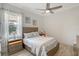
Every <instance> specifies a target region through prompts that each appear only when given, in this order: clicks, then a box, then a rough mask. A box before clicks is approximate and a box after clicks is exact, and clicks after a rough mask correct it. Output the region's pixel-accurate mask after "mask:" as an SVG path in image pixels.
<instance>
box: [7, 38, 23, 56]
mask: <svg viewBox="0 0 79 59" xmlns="http://www.w3.org/2000/svg"><path fill="white" fill-rule="evenodd" d="M22 45H23V43H22V39H17V40H12V41H9V42H8V54H9V55H11V54H14V53H16V52H19V51H21V50H22V49H23V46H22Z"/></svg>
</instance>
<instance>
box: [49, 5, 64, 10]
mask: <svg viewBox="0 0 79 59" xmlns="http://www.w3.org/2000/svg"><path fill="white" fill-rule="evenodd" d="M62 7H63V6H57V7H53V8H50V9H49V10H54V9H59V8H62Z"/></svg>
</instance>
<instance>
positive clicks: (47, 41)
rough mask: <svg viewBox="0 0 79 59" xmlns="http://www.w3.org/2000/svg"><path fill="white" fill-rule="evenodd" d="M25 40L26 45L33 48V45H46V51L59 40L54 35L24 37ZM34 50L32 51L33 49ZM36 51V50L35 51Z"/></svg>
mask: <svg viewBox="0 0 79 59" xmlns="http://www.w3.org/2000/svg"><path fill="white" fill-rule="evenodd" d="M23 42H24V44H25V45H27V46H28V47H30V48H31V49H33V47H38V45H41V46H45V51H46V52H48V51H50V50H51V49H53V48H54V47H56V45H57V43H58V42H57V40H56V39H54V37H43V36H39V37H32V38H24V39H23ZM31 52H32V51H31ZM33 53H34V52H33Z"/></svg>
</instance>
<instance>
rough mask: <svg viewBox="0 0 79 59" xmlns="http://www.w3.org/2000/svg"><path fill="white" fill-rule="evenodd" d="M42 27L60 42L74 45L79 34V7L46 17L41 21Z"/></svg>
mask: <svg viewBox="0 0 79 59" xmlns="http://www.w3.org/2000/svg"><path fill="white" fill-rule="evenodd" d="M40 28H41V30H42V29H44V30H45V31H46V32H47V33H48V35H50V36H53V37H55V39H57V40H58V41H59V42H61V43H64V44H68V45H73V44H74V43H75V42H76V36H77V35H79V7H74V8H72V9H69V10H65V11H63V12H58V13H55V14H52V15H49V16H46V17H44V19H43V20H41V21H40Z"/></svg>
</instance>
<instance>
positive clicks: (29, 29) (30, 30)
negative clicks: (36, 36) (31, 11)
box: [23, 27, 38, 33]
mask: <svg viewBox="0 0 79 59" xmlns="http://www.w3.org/2000/svg"><path fill="white" fill-rule="evenodd" d="M37 31H38V27H23V33H29V32H37Z"/></svg>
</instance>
